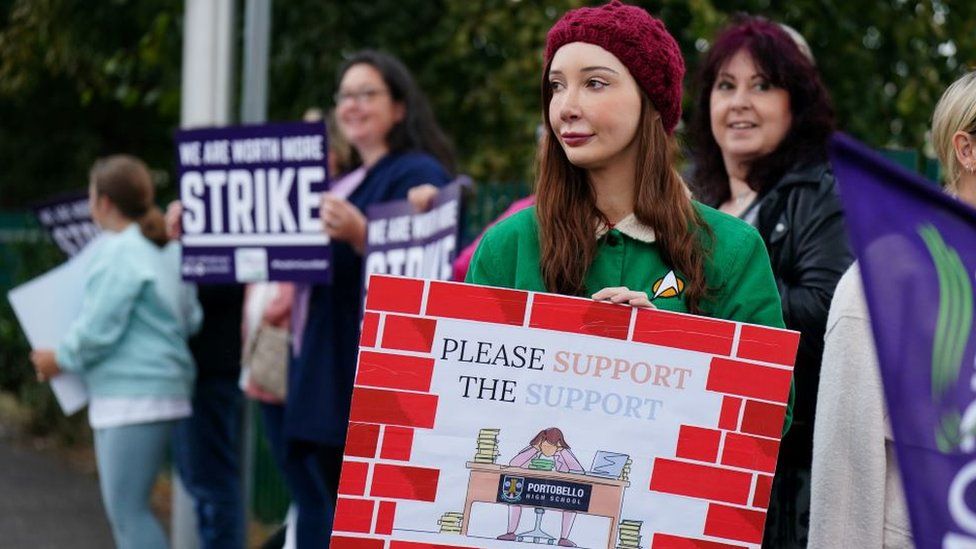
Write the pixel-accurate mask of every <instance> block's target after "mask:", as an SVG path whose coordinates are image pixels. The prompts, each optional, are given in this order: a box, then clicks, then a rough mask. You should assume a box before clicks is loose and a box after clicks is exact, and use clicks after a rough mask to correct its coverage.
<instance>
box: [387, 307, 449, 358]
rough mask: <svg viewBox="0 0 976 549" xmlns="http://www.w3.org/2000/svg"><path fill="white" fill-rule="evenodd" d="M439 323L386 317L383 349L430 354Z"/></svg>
mask: <svg viewBox="0 0 976 549" xmlns="http://www.w3.org/2000/svg"><path fill="white" fill-rule="evenodd" d="M436 327H437V321H436V320H431V319H429V318H422V317H416V316H400V315H386V323H385V324H384V325H383V344H382V346H383V348H384V349H397V350H401V351H417V352H421V353H429V352H430V348H431V346H432V345H433V344H434V329H435V328H436Z"/></svg>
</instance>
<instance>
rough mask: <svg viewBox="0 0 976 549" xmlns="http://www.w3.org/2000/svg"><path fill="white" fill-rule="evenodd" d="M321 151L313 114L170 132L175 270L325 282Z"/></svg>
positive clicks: (238, 278)
mask: <svg viewBox="0 0 976 549" xmlns="http://www.w3.org/2000/svg"><path fill="white" fill-rule="evenodd" d="M328 150H329V147H328V143H327V142H326V134H325V126H324V125H323V124H322V123H321V122H317V123H315V122H291V123H279V124H263V125H253V126H236V127H226V128H203V129H195V130H182V131H178V132H176V168H177V174H178V178H179V182H180V200H181V201H182V203H183V237H182V242H183V278H184V279H187V280H193V281H196V282H259V281H264V280H287V281H302V282H330V281H331V268H330V265H331V263H332V257H331V248H330V247H329V238H328V236H327V235H326V234H325V233H324V232H323V231H322V226H321V221H320V220H319V196H320V194H321V193H322V192H323V191H325V190H326V189H327V188H328V170H327V164H328V162H327V156H328Z"/></svg>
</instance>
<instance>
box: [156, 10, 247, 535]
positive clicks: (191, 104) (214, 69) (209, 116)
mask: <svg viewBox="0 0 976 549" xmlns="http://www.w3.org/2000/svg"><path fill="white" fill-rule="evenodd" d="M234 4H235V0H186V2H185V4H184V7H185V11H184V16H183V20H184V25H183V26H184V35H183V72H182V82H181V91H180V100H181V105H180V126H181V127H183V128H193V127H200V126H220V125H226V124H229V123H230V122H231V114H232V113H231V84H232V82H233V78H232V77H233V67H234ZM172 506H173V514H172V522H171V529H172V532H171V536H172V547H173V548H174V549H197V548H198V547H199V546H200V538H199V536H198V534H197V521H196V514H195V513H194V511H193V499H192V498H191V497H190V495H189V493H187V491H186V489H185V488H184V487H183V483H182V482H181V481H180V478H179V475H178V474H177V473H176V471H175V470H174V471H173V498H172Z"/></svg>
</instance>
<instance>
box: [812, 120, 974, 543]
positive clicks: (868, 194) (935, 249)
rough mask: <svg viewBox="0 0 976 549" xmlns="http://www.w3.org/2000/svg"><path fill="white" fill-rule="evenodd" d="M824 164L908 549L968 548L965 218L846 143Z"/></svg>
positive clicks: (969, 236) (970, 454)
mask: <svg viewBox="0 0 976 549" xmlns="http://www.w3.org/2000/svg"><path fill="white" fill-rule="evenodd" d="M831 162H832V163H833V168H834V172H835V174H836V176H837V180H838V182H839V183H840V190H841V197H842V199H843V203H844V207H845V210H846V219H847V225H848V230H849V232H850V237H851V241H852V243H853V245H854V249H855V253H856V254H857V258H858V260H859V261H860V264H861V276H862V279H863V282H864V292H865V295H866V298H867V302H868V308H869V309H870V312H871V319H872V326H873V330H874V338H875V342H876V344H877V352H878V360H879V363H880V366H881V375H882V379H883V382H884V388H885V396H886V398H887V401H888V411H889V414H890V417H891V425H892V430H893V433H894V438H895V447H896V452H897V456H898V460H899V466H900V468H901V473H902V479H903V480H904V486H905V495H906V498H907V501H908V506H909V513H910V516H911V522H912V530H913V532H914V537H915V543H916V544H917V546H918V547H944V548H963V547H976V363H974V350H976V349H974V345H973V342H972V339H973V337H972V335H973V273H974V272H976V210H974V209H972V208H970V207H969V206H967V205H965V204H963V203H961V202H959V201H958V200H955V199H953V198H952V197H950V196H947V195H945V194H943V193H942V192H940V191H939V190H938V189H937V188H936V187H935V186H934V185H932V184H931V183H929V182H927V181H926V180H925V179H923V178H922V177H920V176H918V175H916V174H914V173H911V172H909V171H907V170H905V169H903V168H901V167H899V166H896V165H894V164H892V163H890V162H888V161H887V160H885V159H883V158H882V157H881V156H880V155H879V154H877V153H875V152H874V151H872V150H870V149H869V148H868V147H866V146H865V145H863V144H861V143H858V142H857V141H855V140H853V139H851V138H850V137H847V136H843V135H838V136H837V137H835V139H834V142H833V143H832V145H831ZM883 503H884V502H881V501H879V502H877V504H878V505H883Z"/></svg>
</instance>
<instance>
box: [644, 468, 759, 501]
mask: <svg viewBox="0 0 976 549" xmlns="http://www.w3.org/2000/svg"><path fill="white" fill-rule="evenodd" d="M751 488H752V475H750V474H749V473H744V472H742V471H734V470H732V469H725V468H721V467H712V466H709V465H701V464H698V463H689V462H685V461H677V460H671V459H664V458H657V459H655V460H654V470H653V471H652V472H651V490H653V491H655V492H664V493H666V494H674V495H678V496H688V497H692V498H699V499H707V500H712V501H725V502H728V503H738V504H741V505H745V504H746V503H748V501H749V491H750V489H751Z"/></svg>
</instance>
